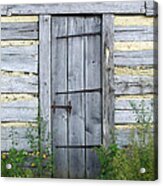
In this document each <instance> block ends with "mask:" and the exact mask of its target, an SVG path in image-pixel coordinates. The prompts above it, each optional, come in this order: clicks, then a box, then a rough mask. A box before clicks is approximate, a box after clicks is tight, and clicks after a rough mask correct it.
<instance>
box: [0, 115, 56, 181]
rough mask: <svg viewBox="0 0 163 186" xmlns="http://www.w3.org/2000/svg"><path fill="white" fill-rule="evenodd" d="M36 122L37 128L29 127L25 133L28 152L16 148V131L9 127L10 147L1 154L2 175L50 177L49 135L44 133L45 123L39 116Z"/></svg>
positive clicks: (50, 154) (50, 153)
mask: <svg viewBox="0 0 163 186" xmlns="http://www.w3.org/2000/svg"><path fill="white" fill-rule="evenodd" d="M37 124H38V128H33V127H30V128H29V129H28V130H27V133H26V137H27V139H28V144H29V146H30V149H31V151H30V152H28V151H26V150H23V149H22V150H17V145H18V141H17V139H18V137H17V135H18V133H17V132H15V131H14V127H11V130H10V135H9V138H10V139H11V141H12V147H11V149H10V150H9V151H8V152H7V153H2V154H1V170H2V171H1V176H2V177H27V178H43V177H52V168H53V167H52V165H53V163H52V152H51V136H50V134H48V135H46V123H44V121H43V120H42V119H41V118H38V119H37ZM40 128H41V130H40V133H38V129H40ZM8 165H10V166H11V167H10V169H7V166H8Z"/></svg>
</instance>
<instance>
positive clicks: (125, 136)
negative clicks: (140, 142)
mask: <svg viewBox="0 0 163 186" xmlns="http://www.w3.org/2000/svg"><path fill="white" fill-rule="evenodd" d="M136 132H137V130H136V127H135V128H133V127H130V126H129V125H127V126H125V127H123V126H120V125H119V126H116V127H115V135H116V137H117V139H116V142H117V144H118V146H119V147H121V148H122V147H127V146H128V145H129V143H131V137H130V135H131V133H133V134H134V135H135V137H137V133H136ZM151 133H152V134H153V136H154V135H155V130H154V128H153V126H151Z"/></svg>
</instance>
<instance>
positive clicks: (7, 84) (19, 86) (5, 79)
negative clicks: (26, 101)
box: [1, 75, 38, 93]
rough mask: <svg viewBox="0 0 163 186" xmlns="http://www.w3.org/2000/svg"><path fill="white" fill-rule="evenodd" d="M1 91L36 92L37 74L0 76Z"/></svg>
mask: <svg viewBox="0 0 163 186" xmlns="http://www.w3.org/2000/svg"><path fill="white" fill-rule="evenodd" d="M1 92H2V93H38V77H37V76H34V75H32V76H28V75H23V76H10V75H2V76H1Z"/></svg>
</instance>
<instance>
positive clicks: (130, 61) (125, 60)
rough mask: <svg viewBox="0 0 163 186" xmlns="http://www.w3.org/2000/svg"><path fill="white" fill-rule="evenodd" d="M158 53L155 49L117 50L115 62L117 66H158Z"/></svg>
mask: <svg viewBox="0 0 163 186" xmlns="http://www.w3.org/2000/svg"><path fill="white" fill-rule="evenodd" d="M156 56H157V53H156V52H155V51H154V50H139V51H115V52H114V64H115V65H116V66H122V67H123V66H128V67H130V66H131V67H136V66H147V67H148V66H149V67H150V66H156V65H154V64H155V63H157V62H155V61H154V59H155V60H157V58H156Z"/></svg>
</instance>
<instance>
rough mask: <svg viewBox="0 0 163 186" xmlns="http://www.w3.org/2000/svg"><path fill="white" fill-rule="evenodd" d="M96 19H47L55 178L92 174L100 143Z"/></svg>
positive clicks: (98, 24) (96, 166)
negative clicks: (48, 23)
mask: <svg viewBox="0 0 163 186" xmlns="http://www.w3.org/2000/svg"><path fill="white" fill-rule="evenodd" d="M101 90H102V89H101V18H100V17H98V16H58V17H56V16H53V17H52V101H53V105H52V110H53V112H52V127H53V142H54V143H53V146H54V152H55V164H56V176H57V177H62V178H67V177H69V178H93V177H96V175H98V172H99V163H98V161H97V157H96V155H95V153H94V152H93V151H92V148H93V147H96V146H99V145H100V144H101V142H102V135H101V134H102V116H101Z"/></svg>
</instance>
